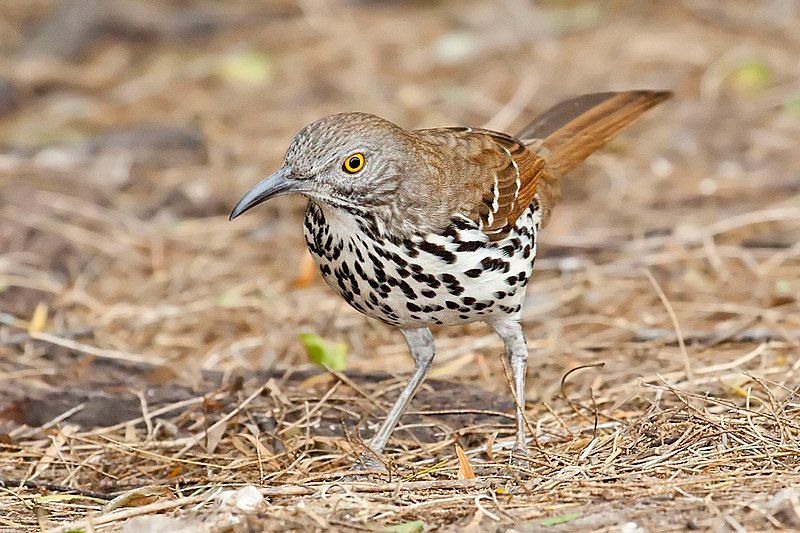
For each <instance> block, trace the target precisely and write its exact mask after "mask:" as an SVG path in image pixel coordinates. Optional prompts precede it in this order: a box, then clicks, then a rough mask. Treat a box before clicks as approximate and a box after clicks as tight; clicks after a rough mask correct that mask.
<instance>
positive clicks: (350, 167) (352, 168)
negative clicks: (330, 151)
mask: <svg viewBox="0 0 800 533" xmlns="http://www.w3.org/2000/svg"><path fill="white" fill-rule="evenodd" d="M362 168H364V154H362V153H359V152H356V153H355V154H353V155H351V156H348V157H347V159H345V160H344V163H342V169H343V170H344V171H345V172H347V173H348V174H355V173H356V172H358V171H359V170H361V169H362Z"/></svg>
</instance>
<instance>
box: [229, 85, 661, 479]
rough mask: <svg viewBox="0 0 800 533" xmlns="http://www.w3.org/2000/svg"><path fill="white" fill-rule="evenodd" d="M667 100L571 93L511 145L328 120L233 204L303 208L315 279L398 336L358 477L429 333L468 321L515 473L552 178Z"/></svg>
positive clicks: (421, 366)
mask: <svg viewBox="0 0 800 533" xmlns="http://www.w3.org/2000/svg"><path fill="white" fill-rule="evenodd" d="M671 95H672V93H671V92H669V91H660V90H628V91H619V92H602V93H592V94H584V95H581V96H577V97H574V98H571V99H568V100H565V101H563V102H561V103H559V104H556V105H555V106H553V107H551V108H549V109H548V110H546V111H545V112H544V113H542V114H541V115H539V116H538V117H537V118H536V119H534V120H533V121H532V122H531V123H530V124H528V125H527V126H525V127H524V128H522V130H520V131H519V132H518V133H517V134H516V135H509V134H506V133H502V132H499V131H492V130H488V129H482V128H471V127H442V128H430V129H404V128H402V127H400V126H398V125H396V124H394V123H392V122H390V121H388V120H385V119H383V118H380V117H377V116H375V115H372V114H367V113H356V112H349V113H339V114H334V115H331V116H327V117H324V118H321V119H319V120H317V121H315V122H312V123H310V124H308V125H307V126H305V127H303V128H302V129H301V130H300V131H299V133H297V135H295V136H294V138H293V139H292V140H291V142H290V143H289V146H288V149H287V151H286V154H285V157H284V160H283V164H282V166H281V167H280V169H278V170H277V171H276V172H275V173H273V174H272V175H270V176H269V177H267V178H265V179H263V180H262V181H260V182H259V183H257V184H256V185H255V186H254V187H253V188H252V189H250V190H249V192H247V193H246V194H245V195H244V196H243V197H242V198H241V200H239V202H238V203H237V204H236V205H235V207H234V208H233V210H232V211H231V214H230V219H231V220H233V219H235V218H236V217H238V216H240V215H241V214H242V213H244V212H245V211H247V210H249V209H251V208H253V207H254V206H256V205H258V204H260V203H262V202H264V201H266V200H269V199H272V198H275V197H278V196H282V195H287V194H299V195H302V196H305V197H306V198H307V199H308V206H307V208H306V211H305V217H304V221H303V232H304V236H305V240H306V243H307V245H308V249H309V251H310V253H311V256H312V257H313V259H314V261H315V263H316V264H317V265H318V267H319V270H320V272H321V274H322V278H323V279H324V280H325V282H326V283H327V284H328V286H330V288H331V289H333V291H334V292H336V293H338V294H339V295H340V296H341V297H342V298H344V300H346V301H347V303H348V304H350V305H351V306H352V307H354V308H355V309H356V310H358V311H360V312H361V313H363V314H365V315H367V316H369V317H371V318H374V319H377V320H379V321H381V322H383V323H385V324H388V325H390V326H394V327H396V328H399V329H400V331H401V332H402V334H403V336H404V337H405V340H406V343H407V345H408V349H409V351H410V354H411V356H412V358H413V360H414V370H413V372H412V373H411V376H410V378H409V379H408V381H407V383H406V385H405V387H404V388H403V390H402V391H401V392H400V394H399V396H398V398H397V400H396V401H395V403H394V405H393V406H392V407H391V409H390V410H389V412H388V413H387V415H386V417H385V419H384V421H383V423H382V424H381V425H380V426H379V428H378V429H377V431H376V432H375V434H374V435H373V436H372V438H371V439H370V440H369V441H368V443H367V450H366V451H365V452H364V453H362V454H361V455H360V457H359V459H358V460H357V461H356V466H357V467H358V468H360V469H362V470H364V469H380V470H385V467H384V466H383V462H382V460H381V455H382V454H383V452H384V449H385V447H386V445H387V443H388V441H389V438H390V435H391V434H392V431H393V430H394V429H395V427H396V426H397V424H398V422H399V420H400V418H401V416H402V415H403V412H404V411H405V410H406V408H407V407H408V405H409V403H410V402H411V400H412V398H413V397H414V394H415V392H416V391H417V389H418V388H419V387H420V385H421V384H422V383H423V381H424V380H425V377H426V376H427V374H428V373H429V371H430V369H431V366H432V364H433V360H434V355H435V347H434V338H433V335H432V333H431V329H430V328H431V327H434V326H450V325H458V324H467V323H471V322H478V321H482V322H485V323H487V324H488V325H489V326H490V327H491V328H492V329H493V330H494V332H496V334H497V335H499V337H500V338H501V339H502V341H503V345H504V348H505V355H506V357H507V360H508V361H509V363H510V364H509V366H510V367H511V372H512V381H513V383H512V386H511V392H512V395H513V398H514V403H515V407H516V408H515V411H516V412H515V422H516V432H515V439H514V444H513V448H512V451H511V455H510V460H511V461H512V462H515V459H516V461H519V464H523V465H524V464H525V462H526V461H527V458H528V457H529V454H528V450H527V440H526V435H525V426H526V422H525V416H524V409H525V375H526V371H527V362H528V348H527V344H526V340H525V336H524V334H523V330H522V327H521V325H520V319H521V310H522V305H523V301H524V298H525V292H526V289H527V286H528V283H529V282H530V281H531V276H532V273H533V268H534V261H535V259H536V255H537V251H538V236H539V232H540V231H541V230H542V229H543V228H544V226H545V225H546V224H547V221H548V219H549V218H550V215H551V213H552V210H553V208H554V206H555V204H556V202H557V201H558V199H559V198H560V181H561V179H562V177H563V176H564V175H565V174H566V173H567V172H569V171H570V170H572V169H573V168H575V167H576V166H577V165H578V164H580V163H581V162H583V161H584V160H585V159H586V158H587V157H588V156H589V155H590V154H591V153H593V152H595V151H596V150H598V149H599V148H600V147H602V146H603V145H604V144H605V143H606V142H607V141H609V140H610V139H611V138H612V137H614V136H615V135H616V134H617V133H619V132H620V131H621V130H622V129H623V128H625V127H626V126H628V125H629V124H631V123H632V122H633V121H634V120H636V119H637V118H638V117H639V116H640V115H642V114H643V113H644V112H645V111H647V110H648V109H650V108H652V107H653V106H655V105H657V104H659V103H661V102H663V101H664V100H666V99H668V98H669V97H670V96H671Z"/></svg>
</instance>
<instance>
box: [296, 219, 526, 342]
mask: <svg viewBox="0 0 800 533" xmlns="http://www.w3.org/2000/svg"><path fill="white" fill-rule="evenodd" d="M317 209H319V208H317ZM312 210H313V208H312V207H310V208H309V212H307V214H306V223H305V236H306V242H307V243H308V247H309V250H310V251H311V255H312V256H313V258H314V260H315V261H316V263H317V265H318V266H319V268H320V271H321V273H322V276H323V278H324V279H325V281H326V283H327V284H328V285H329V286H330V287H331V288H332V289H333V290H334V291H336V292H337V293H339V294H340V295H341V296H342V297H343V298H344V299H345V300H346V301H347V302H348V303H349V304H350V305H351V306H353V307H354V308H355V309H357V310H358V311H361V312H362V313H364V314H366V315H368V316H370V317H373V318H376V319H378V320H381V321H383V322H386V323H388V324H392V325H396V326H400V327H422V326H430V325H435V324H445V325H452V324H464V323H469V322H475V321H478V320H486V319H488V318H490V317H492V316H494V315H497V314H503V315H512V316H515V315H518V314H519V312H520V309H521V307H522V300H523V299H524V296H525V289H526V286H527V284H528V281H529V280H530V277H531V272H532V270H533V262H534V258H535V256H536V238H535V236H536V229H537V228H536V224H537V223H538V222H537V221H538V219H537V218H536V217H535V216H534V214H533V213H527V214H526V215H525V216H523V217H520V220H519V221H518V225H517V226H518V229H517V230H515V231H513V232H511V233H510V234H509V235H508V236H507V237H506V238H504V239H503V240H501V241H498V242H495V243H488V242H486V237H485V235H483V234H482V233H481V232H480V231H479V230H477V229H466V230H458V231H456V232H451V233H450V234H449V235H447V236H445V235H431V234H425V235H420V236H417V237H414V238H412V239H409V240H405V241H402V242H398V241H394V242H393V241H392V240H390V239H387V238H380V237H377V238H376V237H375V236H372V235H368V234H366V233H364V232H362V231H354V230H353V228H352V227H346V226H342V225H339V224H336V223H335V221H331V220H330V217H328V219H325V217H324V214H322V212H321V210H319V212H317V213H314V212H312Z"/></svg>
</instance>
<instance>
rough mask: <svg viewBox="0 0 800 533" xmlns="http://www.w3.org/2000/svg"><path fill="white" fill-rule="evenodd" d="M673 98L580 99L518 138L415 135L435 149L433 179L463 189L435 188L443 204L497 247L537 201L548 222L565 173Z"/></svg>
mask: <svg viewBox="0 0 800 533" xmlns="http://www.w3.org/2000/svg"><path fill="white" fill-rule="evenodd" d="M669 96H670V93H666V92H656V91H628V92H621V93H598V94H589V95H584V96H579V97H577V98H573V99H572V100H568V101H566V102H562V103H561V104H558V105H556V106H554V107H552V108H550V109H549V110H548V111H545V112H544V113H543V114H542V115H541V116H539V117H538V118H537V119H536V120H535V121H533V122H532V123H531V124H529V125H528V126H527V127H526V128H524V129H523V130H522V132H521V133H520V135H519V138H515V137H512V136H510V135H506V134H504V133H499V132H494V131H489V130H483V129H472V128H439V129H435V130H417V132H416V133H417V135H418V136H419V138H420V139H421V140H425V141H427V143H426V144H427V145H428V146H429V147H432V148H431V150H430V151H429V152H428V154H427V157H428V158H429V159H428V160H429V161H431V162H435V164H433V165H432V167H433V168H435V169H436V172H435V173H433V176H435V177H438V178H434V181H436V180H438V179H439V178H441V177H443V178H444V179H445V180H448V181H450V180H452V181H450V185H451V187H454V188H456V189H457V193H456V194H457V197H456V198H453V197H451V196H449V195H447V192H448V191H449V190H450V189H449V188H439V189H434V190H436V191H438V195H437V198H440V199H442V201H444V202H446V203H447V204H448V206H450V207H454V211H455V212H457V213H460V214H462V215H464V216H467V217H469V218H470V219H472V220H473V221H475V222H476V223H477V224H478V225H479V226H480V228H481V229H482V230H483V231H484V233H486V234H487V235H488V236H489V239H490V240H492V241H497V240H500V239H502V238H503V237H505V236H506V235H508V233H509V232H510V231H511V229H513V227H514V224H515V223H516V221H517V219H518V218H519V217H520V216H521V215H522V214H523V213H524V212H525V211H526V210H527V209H528V207H530V205H531V203H533V202H534V201H538V205H539V206H540V209H542V224H545V223H546V222H547V219H548V218H549V215H550V212H551V210H552V208H553V206H554V204H555V202H556V199H557V198H558V194H559V177H560V175H561V174H562V173H564V172H568V171H569V170H571V169H572V168H574V167H575V166H577V165H578V164H579V163H580V162H581V161H583V160H584V159H586V157H588V155H589V154H591V153H592V152H594V151H595V150H597V149H598V148H600V147H601V146H602V145H603V144H605V143H606V142H607V141H608V140H609V139H611V138H612V137H613V136H614V135H615V134H616V133H617V132H619V131H620V130H621V129H622V128H624V127H625V126H627V125H628V124H630V123H631V122H633V121H634V120H635V119H636V118H638V117H639V116H640V115H641V114H642V113H643V112H644V111H646V110H647V109H649V108H650V107H652V106H654V105H656V104H658V103H659V102H661V101H663V100H665V99H666V98H668V97H669ZM520 139H522V140H520ZM432 185H433V182H432Z"/></svg>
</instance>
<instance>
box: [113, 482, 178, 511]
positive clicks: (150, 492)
mask: <svg viewBox="0 0 800 533" xmlns="http://www.w3.org/2000/svg"><path fill="white" fill-rule="evenodd" d="M171 496H172V490H171V489H170V488H169V487H162V486H161V485H145V486H144V487H138V488H135V489H132V490H129V491H127V492H123V493H122V494H120V495H119V496H117V497H116V498H114V499H113V500H111V501H110V502H108V503H107V504H106V505H105V507H103V512H104V513H108V512H111V511H114V510H116V509H121V508H123V507H141V506H142V505H148V504H151V503H153V502H155V501H157V500H160V499H164V498H167V497H171Z"/></svg>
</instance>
